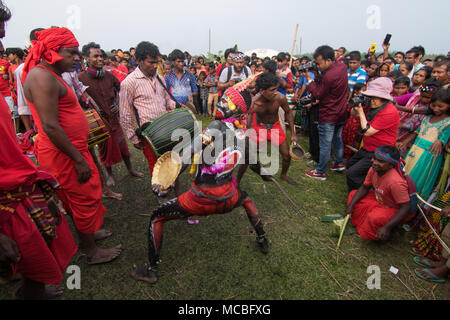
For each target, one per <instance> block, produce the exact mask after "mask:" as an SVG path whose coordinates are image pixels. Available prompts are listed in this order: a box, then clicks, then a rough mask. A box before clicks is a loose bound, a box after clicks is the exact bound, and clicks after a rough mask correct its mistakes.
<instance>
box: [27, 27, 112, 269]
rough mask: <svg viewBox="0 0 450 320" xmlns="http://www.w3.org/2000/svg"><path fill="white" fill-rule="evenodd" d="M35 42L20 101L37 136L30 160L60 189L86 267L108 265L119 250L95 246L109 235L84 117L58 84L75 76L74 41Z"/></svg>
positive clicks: (67, 36) (62, 33) (61, 31)
mask: <svg viewBox="0 0 450 320" xmlns="http://www.w3.org/2000/svg"><path fill="white" fill-rule="evenodd" d="M36 37H37V41H32V44H33V47H32V48H31V50H30V53H29V55H28V57H27V59H26V61H25V66H24V69H23V75H22V82H24V93H25V97H26V99H27V100H28V102H29V106H30V110H31V112H32V114H33V118H34V120H35V122H36V125H37V128H38V132H39V135H38V138H37V140H36V142H35V154H36V158H37V160H38V162H39V165H40V166H41V168H43V169H45V170H47V171H48V172H50V173H51V174H52V175H53V176H55V177H56V179H57V180H58V182H59V183H60V185H61V191H60V192H59V193H58V196H59V198H60V199H61V200H62V201H63V203H64V206H65V208H66V211H68V212H69V213H70V214H71V215H72V217H73V220H74V223H75V227H76V229H77V231H78V234H79V238H80V248H81V249H84V250H85V251H86V253H87V260H88V263H89V264H98V263H105V262H109V261H111V260H113V259H115V258H117V257H118V256H119V254H120V251H121V246H120V245H119V246H116V247H114V248H111V249H101V248H99V247H97V245H96V243H95V240H98V239H102V238H105V237H108V236H110V235H111V233H110V232H109V231H107V230H104V229H100V228H101V226H102V224H103V214H104V212H105V211H106V209H105V207H104V206H103V203H102V188H101V182H100V178H99V173H98V170H97V167H96V166H95V164H94V161H93V159H92V157H91V155H90V153H89V150H88V144H87V139H88V135H89V125H88V121H87V118H86V115H85V114H84V112H83V110H82V108H81V106H80V104H79V103H78V100H77V98H76V96H75V93H74V92H73V90H71V89H70V87H69V86H68V85H67V84H66V83H65V82H64V80H63V79H62V78H61V74H62V73H63V72H72V71H74V70H75V67H76V63H77V62H78V61H79V52H78V46H79V45H78V41H77V40H76V39H75V37H74V35H73V33H72V32H71V31H70V30H68V29H67V28H49V29H46V30H43V31H38V32H36ZM41 60H42V61H41Z"/></svg>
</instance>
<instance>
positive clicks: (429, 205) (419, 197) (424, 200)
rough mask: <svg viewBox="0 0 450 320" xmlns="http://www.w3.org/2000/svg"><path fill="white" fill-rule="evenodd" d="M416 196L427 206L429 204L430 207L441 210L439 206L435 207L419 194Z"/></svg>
mask: <svg viewBox="0 0 450 320" xmlns="http://www.w3.org/2000/svg"><path fill="white" fill-rule="evenodd" d="M417 198H418V199H419V200H420V201H422V202H423V203H424V204H426V205H427V206H429V207H430V208H433V209H434V210H437V211H439V212H441V211H442V209H441V208H438V207H435V206H433V205H432V204H431V203H428V202H426V201H425V200H424V199H423V198H422V197H421V196H419V195H417Z"/></svg>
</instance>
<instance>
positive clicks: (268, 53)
mask: <svg viewBox="0 0 450 320" xmlns="http://www.w3.org/2000/svg"><path fill="white" fill-rule="evenodd" d="M252 53H256V55H257V57H258V58H265V57H269V58H271V57H273V56H276V55H277V54H278V53H280V52H279V51H276V50H273V49H261V48H259V49H253V50H248V51H246V52H244V54H245V55H246V56H249V57H251V56H252Z"/></svg>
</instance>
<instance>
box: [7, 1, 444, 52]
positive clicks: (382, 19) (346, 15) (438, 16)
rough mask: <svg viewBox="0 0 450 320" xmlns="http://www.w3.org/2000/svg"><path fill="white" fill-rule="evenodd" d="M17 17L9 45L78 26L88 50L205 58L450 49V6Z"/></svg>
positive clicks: (130, 8) (308, 5)
mask: <svg viewBox="0 0 450 320" xmlns="http://www.w3.org/2000/svg"><path fill="white" fill-rule="evenodd" d="M3 1H4V3H6V4H7V6H8V7H9V8H10V9H11V11H12V13H13V17H12V19H11V20H10V21H9V22H8V24H7V28H6V37H5V38H4V39H3V45H4V47H5V48H7V47H17V46H19V47H23V46H24V45H25V43H26V40H27V38H28V35H29V32H30V31H31V30H32V29H34V28H37V27H50V26H66V27H67V26H68V27H71V29H72V31H73V32H74V34H75V36H76V37H77V39H78V41H79V42H80V44H81V45H83V44H86V43H87V42H90V41H95V42H97V43H99V44H100V45H101V46H102V48H103V49H105V50H111V49H113V48H114V49H117V48H122V49H128V48H130V47H135V46H136V45H137V44H138V43H139V42H140V41H143V40H146V41H150V42H153V43H155V44H156V45H158V46H159V48H160V51H161V52H162V53H166V54H167V53H170V51H171V50H173V49H175V48H178V49H181V50H183V51H186V50H187V51H189V52H190V53H191V54H194V55H197V54H202V53H206V52H208V47H209V29H211V35H212V37H211V38H212V41H211V42H212V43H211V51H212V52H213V53H217V52H218V51H219V50H224V49H226V48H228V47H231V46H233V45H234V44H237V45H238V46H239V49H240V50H241V51H247V50H251V49H256V48H271V49H275V50H277V51H288V52H290V51H291V50H292V44H293V40H294V34H295V26H296V24H297V23H298V24H299V25H300V29H299V35H298V40H297V46H296V48H295V53H296V54H297V53H299V50H300V36H301V39H302V41H301V44H302V47H301V52H302V53H307V52H312V51H314V49H315V48H316V47H318V46H319V45H322V44H328V45H330V46H332V47H334V48H337V47H339V46H345V47H346V48H347V49H348V50H361V51H367V50H368V48H369V47H370V45H371V44H372V43H374V42H376V43H377V44H378V47H377V51H379V50H380V49H381V43H382V41H383V39H384V36H385V35H386V33H391V34H392V40H391V50H403V51H404V50H407V49H409V48H411V47H412V46H414V45H418V44H421V45H423V46H424V47H425V49H426V52H427V53H434V54H436V53H444V54H446V53H447V52H448V51H449V50H450V41H449V37H448V32H449V30H450V19H449V15H448V14H449V12H450V1H448V0H428V1H426V2H425V1H422V0H408V1H403V0H397V1H391V0H389V1H388V0H314V1H304V0H259V1H255V0H227V1H224V0H191V1H189V0H171V1H161V0H159V1H154V0H125V1H116V0H108V1H103V0H96V1H95V0H58V1H56V0H39V1H35V0H3Z"/></svg>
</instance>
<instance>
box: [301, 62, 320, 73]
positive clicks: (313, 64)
mask: <svg viewBox="0 0 450 320" xmlns="http://www.w3.org/2000/svg"><path fill="white" fill-rule="evenodd" d="M297 70H298V71H299V72H305V71H306V70H309V71H317V63H316V62H315V61H310V62H307V63H305V64H303V65H301V66H300V67H298V68H297Z"/></svg>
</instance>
